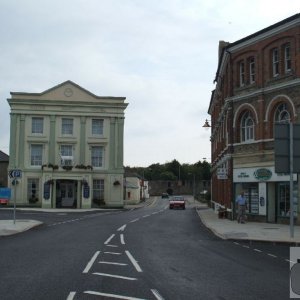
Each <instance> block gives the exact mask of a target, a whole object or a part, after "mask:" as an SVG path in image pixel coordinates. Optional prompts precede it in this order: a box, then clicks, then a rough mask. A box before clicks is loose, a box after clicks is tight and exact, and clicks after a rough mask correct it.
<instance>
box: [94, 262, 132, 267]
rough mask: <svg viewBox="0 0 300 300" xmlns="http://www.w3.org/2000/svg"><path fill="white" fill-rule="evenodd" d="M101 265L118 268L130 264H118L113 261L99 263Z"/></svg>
mask: <svg viewBox="0 0 300 300" xmlns="http://www.w3.org/2000/svg"><path fill="white" fill-rule="evenodd" d="M99 264H106V265H116V266H128V264H123V263H117V262H113V261H99Z"/></svg>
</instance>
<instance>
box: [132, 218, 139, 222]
mask: <svg viewBox="0 0 300 300" xmlns="http://www.w3.org/2000/svg"><path fill="white" fill-rule="evenodd" d="M137 221H139V218H137V219H134V220H132V221H130V223H134V222H137Z"/></svg>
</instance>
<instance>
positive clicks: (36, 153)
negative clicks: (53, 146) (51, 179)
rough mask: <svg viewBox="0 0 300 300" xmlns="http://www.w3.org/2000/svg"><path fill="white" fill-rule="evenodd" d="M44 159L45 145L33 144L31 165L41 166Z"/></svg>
mask: <svg viewBox="0 0 300 300" xmlns="http://www.w3.org/2000/svg"><path fill="white" fill-rule="evenodd" d="M42 161H43V145H31V147H30V163H31V166H41V165H42Z"/></svg>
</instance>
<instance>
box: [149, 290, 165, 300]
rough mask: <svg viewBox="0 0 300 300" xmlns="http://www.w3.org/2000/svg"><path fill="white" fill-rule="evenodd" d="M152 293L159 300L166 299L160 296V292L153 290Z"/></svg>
mask: <svg viewBox="0 0 300 300" xmlns="http://www.w3.org/2000/svg"><path fill="white" fill-rule="evenodd" d="M151 292H152V294H153V295H154V296H155V298H156V299H157V300H164V298H163V297H162V296H161V295H160V294H159V292H158V290H154V289H151Z"/></svg>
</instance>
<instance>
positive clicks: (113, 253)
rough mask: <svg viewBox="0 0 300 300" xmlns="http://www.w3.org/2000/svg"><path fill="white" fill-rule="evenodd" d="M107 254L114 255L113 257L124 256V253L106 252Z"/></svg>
mask: <svg viewBox="0 0 300 300" xmlns="http://www.w3.org/2000/svg"><path fill="white" fill-rule="evenodd" d="M104 253H105V254H112V255H122V253H119V252H108V251H107V252H104Z"/></svg>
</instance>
